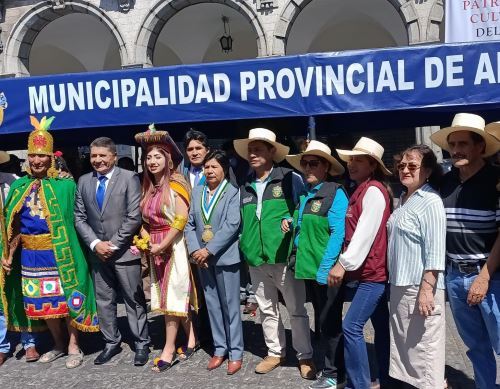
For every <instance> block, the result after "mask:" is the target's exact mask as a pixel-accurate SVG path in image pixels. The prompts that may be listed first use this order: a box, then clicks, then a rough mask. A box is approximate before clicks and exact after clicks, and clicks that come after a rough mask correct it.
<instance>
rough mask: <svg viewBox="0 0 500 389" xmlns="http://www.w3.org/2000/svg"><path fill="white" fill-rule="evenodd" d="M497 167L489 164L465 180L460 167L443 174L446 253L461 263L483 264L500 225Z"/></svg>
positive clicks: (442, 195) (442, 193)
mask: <svg viewBox="0 0 500 389" xmlns="http://www.w3.org/2000/svg"><path fill="white" fill-rule="evenodd" d="M497 182H498V168H497V167H494V166H492V165H489V164H486V165H485V166H484V167H483V168H481V170H479V171H478V172H477V173H476V174H475V175H474V176H472V177H470V178H469V179H468V180H466V181H465V182H461V181H460V176H459V171H458V169H455V168H453V169H452V170H451V171H450V172H449V173H448V174H446V175H445V176H444V180H443V183H442V185H441V197H442V199H443V203H444V207H445V210H446V219H447V233H446V257H447V258H448V259H449V260H451V261H453V262H455V263H458V264H479V265H482V264H483V263H484V261H485V260H486V259H488V256H489V255H490V251H491V248H492V247H493V244H494V243H495V240H496V238H497V235H498V228H499V227H500V211H499V207H498V200H499V192H498V191H497V187H496V186H497Z"/></svg>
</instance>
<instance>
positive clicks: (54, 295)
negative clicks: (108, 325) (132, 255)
mask: <svg viewBox="0 0 500 389" xmlns="http://www.w3.org/2000/svg"><path fill="white" fill-rule="evenodd" d="M75 191H76V185H75V183H74V181H73V180H68V179H57V178H44V179H41V180H39V179H35V178H33V177H29V176H25V177H22V178H20V179H18V180H16V181H15V182H14V183H13V184H12V186H11V189H10V192H9V197H8V198H7V201H6V205H5V230H6V239H4V240H3V241H2V247H1V251H2V253H4V255H5V254H6V253H7V250H6V248H5V246H6V245H7V242H10V241H11V240H12V239H13V238H14V237H15V236H16V235H17V233H20V234H21V243H20V248H21V250H18V252H20V253H21V255H20V257H19V256H14V258H13V262H12V271H11V272H10V274H8V275H7V274H5V273H4V272H3V271H2V272H1V276H0V297H1V299H0V309H2V310H3V312H4V314H5V317H6V319H7V324H8V328H9V329H10V330H14V331H38V330H41V329H44V327H45V325H44V322H43V320H40V319H43V318H49V317H52V318H57V317H64V316H69V317H70V319H71V320H70V323H71V325H72V326H73V327H75V328H77V329H79V330H81V331H92V332H96V331H99V325H98V318H97V309H96V304H95V298H94V288H93V285H92V280H91V277H90V273H89V268H88V266H87V261H86V260H85V257H84V255H83V252H82V249H81V247H80V244H79V240H78V236H77V234H76V230H75V227H74V213H73V206H74V199H75ZM35 192H36V193H37V194H38V196H34V194H35Z"/></svg>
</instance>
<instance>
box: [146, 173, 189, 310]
mask: <svg viewBox="0 0 500 389" xmlns="http://www.w3.org/2000/svg"><path fill="white" fill-rule="evenodd" d="M170 184H171V186H170V190H169V193H170V194H169V196H170V198H169V203H170V204H169V205H168V206H167V205H166V204H165V201H164V197H163V194H164V193H165V190H164V188H163V190H162V188H156V189H155V191H154V192H153V194H152V195H151V196H150V197H149V198H147V199H146V201H145V202H144V204H143V207H142V216H143V220H144V221H145V222H146V225H145V226H144V228H145V229H146V231H147V232H148V233H149V235H150V240H151V243H153V244H159V243H160V242H161V241H162V240H163V239H164V238H165V236H166V235H167V234H168V231H170V228H172V227H170V225H171V224H172V222H173V221H174V218H175V200H176V197H177V196H181V197H182V199H183V200H184V201H185V202H186V203H187V204H188V205H189V192H188V190H187V189H186V188H183V187H182V186H181V185H180V184H178V183H176V182H171V183H170ZM149 266H150V270H151V273H150V274H151V310H152V311H159V312H162V313H165V314H168V315H173V316H181V317H186V316H187V315H188V313H189V311H190V306H192V307H193V308H194V309H195V310H197V309H198V306H197V301H196V290H195V288H193V285H194V283H193V279H192V274H191V269H190V266H189V261H188V253H187V250H186V243H185V241H184V234H183V233H181V234H179V235H177V237H176V238H175V240H174V241H173V243H172V245H171V246H170V248H169V249H168V250H167V253H166V254H162V255H155V256H153V255H149Z"/></svg>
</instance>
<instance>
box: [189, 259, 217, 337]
mask: <svg viewBox="0 0 500 389" xmlns="http://www.w3.org/2000/svg"><path fill="white" fill-rule="evenodd" d="M190 265H191V272H192V273H193V279H194V286H195V288H196V295H197V296H198V313H196V314H193V318H192V320H193V327H194V330H195V333H196V336H197V338H198V341H199V342H200V344H201V345H202V346H205V345H206V346H211V345H212V343H213V339H212V330H211V329H210V319H209V317H208V310H207V303H206V301H205V293H204V291H203V286H202V283H201V280H200V275H199V273H198V266H197V265H194V264H190ZM186 336H188V334H186Z"/></svg>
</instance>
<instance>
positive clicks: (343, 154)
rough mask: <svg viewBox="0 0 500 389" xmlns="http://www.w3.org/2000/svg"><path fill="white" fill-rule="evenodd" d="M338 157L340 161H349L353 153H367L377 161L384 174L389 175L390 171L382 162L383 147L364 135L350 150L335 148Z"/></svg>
mask: <svg viewBox="0 0 500 389" xmlns="http://www.w3.org/2000/svg"><path fill="white" fill-rule="evenodd" d="M336 150H337V153H338V154H339V157H340V159H341V160H342V161H345V162H349V160H350V159H351V157H352V156H353V155H368V156H370V157H372V158H373V159H374V160H375V161H377V162H378V163H379V165H380V167H381V168H382V171H383V172H384V174H386V175H391V174H392V173H391V171H390V170H389V169H387V168H386V167H385V165H384V162H382V156H383V155H384V148H383V147H382V146H381V145H380V144H379V143H377V142H375V141H374V140H372V139H370V138H366V137H364V136H363V137H362V138H361V139H360V140H358V143H356V146H354V148H353V149H352V150H339V149H336Z"/></svg>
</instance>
